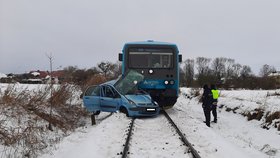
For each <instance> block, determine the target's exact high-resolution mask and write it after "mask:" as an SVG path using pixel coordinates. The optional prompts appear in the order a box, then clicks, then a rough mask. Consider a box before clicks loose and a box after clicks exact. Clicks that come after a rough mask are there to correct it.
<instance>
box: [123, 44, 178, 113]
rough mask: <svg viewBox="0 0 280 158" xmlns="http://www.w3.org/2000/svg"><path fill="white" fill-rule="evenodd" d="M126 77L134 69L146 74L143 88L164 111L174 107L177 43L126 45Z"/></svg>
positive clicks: (124, 67) (176, 82)
mask: <svg viewBox="0 0 280 158" xmlns="http://www.w3.org/2000/svg"><path fill="white" fill-rule="evenodd" d="M119 59H120V60H121V61H123V64H122V65H123V66H122V72H123V74H124V73H125V72H127V71H128V70H130V69H133V70H136V71H137V72H139V73H141V74H143V75H144V76H145V79H144V81H143V82H142V83H140V84H139V88H141V89H143V90H145V91H146V92H148V93H150V95H151V96H152V98H153V99H154V100H155V101H156V102H157V103H158V104H159V105H160V106H161V107H163V108H170V107H172V106H173V105H174V104H175V103H176V101H177V98H178V89H179V62H181V55H179V51H178V48H177V46H176V45H175V44H172V43H165V42H155V41H145V42H131V43H126V44H125V46H124V48H123V54H120V56H119Z"/></svg>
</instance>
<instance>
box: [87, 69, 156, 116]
mask: <svg viewBox="0 0 280 158" xmlns="http://www.w3.org/2000/svg"><path fill="white" fill-rule="evenodd" d="M143 79H144V76H143V75H142V74H140V73H138V72H136V71H133V70H130V71H129V72H128V73H127V74H126V75H125V76H124V77H123V78H119V79H118V80H113V81H109V82H106V83H103V84H100V85H94V86H90V87H88V88H87V89H86V91H85V92H84V95H83V102H84V105H85V107H86V109H87V110H88V111H89V112H93V114H96V115H98V114H99V113H100V112H116V111H120V112H122V113H125V114H126V116H128V117H137V116H155V115H158V114H159V110H160V109H159V105H158V104H157V103H156V102H155V101H153V100H152V98H151V96H150V95H149V94H148V93H146V92H145V91H143V90H140V89H138V84H139V83H140V82H141V81H143Z"/></svg>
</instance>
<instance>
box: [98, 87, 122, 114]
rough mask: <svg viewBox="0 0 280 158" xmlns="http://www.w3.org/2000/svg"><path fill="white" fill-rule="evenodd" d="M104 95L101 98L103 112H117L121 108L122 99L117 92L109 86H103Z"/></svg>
mask: <svg viewBox="0 0 280 158" xmlns="http://www.w3.org/2000/svg"><path fill="white" fill-rule="evenodd" d="M101 89H102V95H101V97H100V108H101V110H102V111H107V112H115V111H117V109H118V107H119V106H120V102H121V97H120V95H119V94H118V93H117V91H116V90H115V89H114V88H113V87H111V86H109V85H103V86H102V88H101Z"/></svg>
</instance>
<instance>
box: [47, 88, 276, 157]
mask: <svg viewBox="0 0 280 158" xmlns="http://www.w3.org/2000/svg"><path fill="white" fill-rule="evenodd" d="M188 93H189V89H184V88H183V89H182V95H181V96H180V97H179V98H178V102H177V103H176V105H175V106H174V107H173V108H172V109H169V110H167V113H169V115H170V116H171V118H172V119H173V120H174V121H175V122H176V123H177V125H178V127H179V128H180V129H181V130H182V131H183V133H185V135H186V136H187V138H188V139H189V141H190V142H191V143H192V144H193V145H194V148H195V149H196V150H197V151H198V152H199V154H200V155H201V157H203V158H224V157H227V158H231V157H232V158H236V157H238V158H248V157H253V158H266V157H267V158H268V157H275V158H276V157H280V132H279V131H277V129H276V128H270V129H269V130H265V129H263V128H261V124H262V121H257V120H253V121H247V118H246V117H244V116H242V115H241V114H239V113H233V112H232V111H230V112H227V111H226V110H225V108H222V109H218V123H217V124H216V123H211V128H208V127H207V126H206V125H205V124H204V123H203V120H204V115H203V111H202V107H201V103H199V102H198V98H196V97H195V98H192V99H190V98H188V97H187V96H186V94H188ZM267 93H268V91H222V93H221V94H222V96H221V98H220V101H219V105H221V104H223V105H225V106H228V107H230V106H233V107H235V106H241V107H242V108H241V109H240V110H243V111H246V110H247V111H249V110H254V109H255V108H256V107H258V108H260V106H261V105H263V106H265V108H264V107H261V108H264V109H265V111H268V110H274V111H275V110H276V111H277V108H279V103H280V99H279V96H278V97H277V96H273V97H272V98H269V97H267ZM237 101H240V102H237ZM263 101H265V103H264V102H263ZM248 102H250V104H248ZM270 103H271V104H270ZM277 103H278V105H277ZM252 106H255V107H252ZM104 115H106V113H101V116H98V117H103V116H104ZM129 122H130V119H129V118H126V117H125V116H124V115H123V114H121V113H114V114H113V115H112V116H111V117H109V118H108V119H105V120H103V121H101V122H98V124H97V125H95V126H90V125H88V126H87V128H86V129H83V130H77V132H76V133H74V134H72V135H70V136H68V137H67V138H65V140H64V141H62V143H60V144H59V145H58V146H57V147H58V149H57V150H56V151H54V152H53V153H52V154H47V155H43V156H42V157H58V158H60V157H61V158H62V157H84V158H86V157H101V158H102V157H104V158H105V157H121V156H120V152H121V151H122V145H123V144H124V143H125V137H126V135H125V130H127V128H128V124H129ZM184 152H185V151H184V146H183V145H182V143H181V142H180V141H179V139H178V136H176V134H175V132H174V131H173V129H172V127H170V125H168V122H167V120H165V118H164V117H163V116H162V115H159V116H157V117H154V118H139V119H136V121H135V130H134V131H133V135H132V140H131V147H130V154H129V157H188V155H187V154H185V153H184Z"/></svg>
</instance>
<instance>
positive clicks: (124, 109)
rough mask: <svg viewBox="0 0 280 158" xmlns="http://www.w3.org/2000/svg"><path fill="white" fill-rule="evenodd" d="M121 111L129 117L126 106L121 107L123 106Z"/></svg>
mask: <svg viewBox="0 0 280 158" xmlns="http://www.w3.org/2000/svg"><path fill="white" fill-rule="evenodd" d="M120 112H121V113H124V114H125V115H126V117H129V114H128V111H127V110H126V108H125V107H121V108H120Z"/></svg>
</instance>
